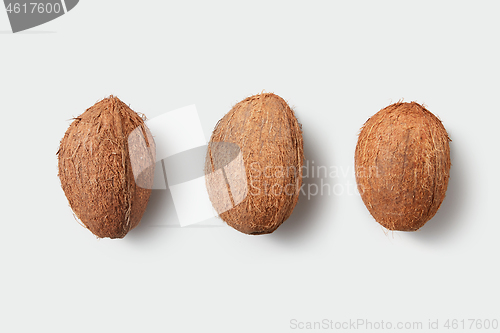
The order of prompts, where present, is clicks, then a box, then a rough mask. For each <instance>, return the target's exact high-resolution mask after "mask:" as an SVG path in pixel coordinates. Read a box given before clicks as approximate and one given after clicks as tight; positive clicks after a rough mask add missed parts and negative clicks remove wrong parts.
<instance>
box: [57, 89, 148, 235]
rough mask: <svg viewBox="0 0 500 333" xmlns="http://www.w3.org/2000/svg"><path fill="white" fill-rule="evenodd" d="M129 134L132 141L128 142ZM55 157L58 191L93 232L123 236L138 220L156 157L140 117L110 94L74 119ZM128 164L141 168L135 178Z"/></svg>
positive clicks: (142, 210) (144, 203)
mask: <svg viewBox="0 0 500 333" xmlns="http://www.w3.org/2000/svg"><path fill="white" fill-rule="evenodd" d="M135 129H138V130H136V131H134V130H135ZM131 133H133V134H135V138H136V139H135V140H130V138H129V135H130V134H131ZM137 136H140V137H141V138H142V139H141V140H138V139H137ZM129 143H130V144H129ZM57 155H58V159H59V178H60V180H61V186H62V189H63V190H64V193H65V195H66V197H67V199H68V201H69V204H70V206H71V208H72V209H73V212H74V213H75V215H76V216H77V217H78V219H79V220H80V221H81V222H82V223H83V225H84V226H85V227H86V228H88V229H89V230H90V231H91V232H92V233H93V234H94V235H96V236H97V237H100V238H104V237H109V238H122V237H124V236H125V235H126V234H127V233H128V232H129V231H130V230H132V229H133V228H135V227H136V226H137V225H138V224H139V221H140V220H141V217H142V215H143V213H144V211H145V209H146V205H147V203H148V200H149V196H150V194H151V187H152V186H151V185H152V182H153V176H154V161H155V144H154V141H153V137H152V136H151V133H150V132H149V129H148V128H147V127H146V125H145V124H144V119H143V116H142V117H141V116H139V115H138V114H137V113H135V112H134V111H132V110H131V109H130V108H129V107H128V106H127V105H126V104H125V103H123V102H122V101H120V100H119V99H118V98H116V97H114V96H110V97H109V98H106V99H104V100H102V101H100V102H98V103H96V104H95V105H94V106H92V107H91V108H89V109H87V110H86V111H85V112H84V113H83V114H82V115H80V116H79V117H77V118H74V121H73V122H72V123H71V125H70V126H69V128H68V130H67V131H66V134H65V135H64V138H63V139H62V140H61V144H60V147H59V151H58V152H57ZM131 155H132V156H131ZM131 159H133V160H134V161H131ZM132 162H133V163H132ZM132 164H135V166H139V169H138V170H141V173H140V174H136V176H135V177H134V172H133V170H132ZM138 183H140V184H141V186H142V187H140V186H138Z"/></svg>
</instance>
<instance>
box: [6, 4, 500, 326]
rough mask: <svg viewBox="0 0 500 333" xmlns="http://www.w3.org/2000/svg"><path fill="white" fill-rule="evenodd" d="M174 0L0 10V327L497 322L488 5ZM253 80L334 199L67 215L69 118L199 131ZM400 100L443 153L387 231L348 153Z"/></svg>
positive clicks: (494, 100) (499, 27) (494, 27)
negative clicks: (23, 28)
mask: <svg viewBox="0 0 500 333" xmlns="http://www.w3.org/2000/svg"><path fill="white" fill-rule="evenodd" d="M173 3H174V2H173V1H161V2H160V1H151V0H149V1H118V0H115V1H97V0H83V1H80V3H79V4H78V5H77V6H76V7H75V8H74V9H73V10H72V11H70V12H69V13H68V14H66V15H64V16H62V17H61V18H59V19H56V20H54V21H52V22H49V23H47V24H45V25H42V26H39V27H36V28H33V29H31V30H29V31H27V32H24V33H19V34H11V33H10V32H9V30H10V26H9V22H8V19H7V15H6V13H5V11H4V10H3V8H2V9H0V30H1V33H0V48H1V49H0V50H1V52H0V64H1V67H0V68H1V69H0V110H1V112H2V113H1V122H2V127H3V129H2V131H1V132H0V133H1V134H0V135H1V137H0V139H1V141H0V142H1V148H2V158H1V164H0V165H1V174H2V182H1V201H0V202H1V211H2V214H1V224H0V238H1V239H0V265H1V266H0V267H1V268H0V331H2V332H273V333H274V332H288V331H299V330H298V329H295V330H294V329H293V327H292V325H291V320H293V319H295V320H297V321H301V322H308V321H321V320H323V319H328V320H333V321H335V322H336V321H339V322H342V321H349V320H356V319H358V318H360V319H367V320H370V321H372V322H380V321H382V320H384V322H387V321H391V322H393V323H397V322H406V321H411V322H413V321H422V322H423V327H424V330H422V331H425V328H426V327H427V325H428V321H429V319H431V320H436V319H438V320H439V325H441V328H442V325H443V324H444V322H445V320H446V319H448V318H449V319H458V320H462V319H465V320H466V325H468V322H467V319H469V318H471V319H494V318H496V319H499V320H500V315H499V303H498V299H499V296H500V291H499V278H500V273H499V269H498V255H499V250H500V245H499V244H500V242H499V241H498V234H499V231H500V224H499V219H498V214H497V213H496V212H495V211H496V207H495V206H498V204H497V202H498V199H499V195H498V192H496V190H497V187H498V178H497V173H498V170H497V168H498V158H497V153H498V146H497V143H498V129H497V127H498V122H499V120H500V119H499V111H500V109H499V106H498V105H499V104H498V94H499V92H500V79H499V77H500V66H499V63H498V61H499V59H500V48H499V33H500V21H499V20H498V13H499V10H500V5H499V2H495V1H491V2H487V1H475V2H473V1H470V2H468V3H464V2H458V1H453V2H437V1H418V2H417V1H415V2H406V1H405V2H402V1H394V2H387V1H365V2H358V1H351V2H347V1H345V2H334V1H308V2H306V1H301V2H299V1H282V2H277V1H252V2H246V3H243V2H237V1H198V2H191V1H182V2H181V1H178V2H177V3H179V4H178V5H174V4H173ZM262 90H266V91H269V92H275V93H276V94H279V95H280V96H282V97H283V98H285V99H286V100H288V101H289V103H290V105H291V106H293V107H294V108H295V111H296V115H297V117H298V118H299V121H300V122H301V123H302V125H303V130H304V141H305V154H306V158H307V159H308V160H309V161H314V163H315V164H316V165H325V166H328V167H337V168H340V169H342V170H344V172H347V175H345V176H344V175H340V176H337V177H329V178H327V179H323V181H324V182H327V183H329V184H330V185H332V186H333V185H336V184H338V186H337V187H336V189H337V191H340V189H342V188H343V189H345V191H343V192H338V193H329V194H324V195H322V196H320V195H317V196H314V197H311V199H310V200H307V198H304V197H302V198H301V199H300V201H299V203H298V205H297V207H296V208H295V211H294V213H293V214H292V216H291V217H290V219H289V220H287V221H286V222H285V223H284V224H283V225H282V226H281V227H280V228H279V229H278V230H277V231H276V232H275V233H273V234H271V235H264V236H247V235H244V234H241V233H239V232H237V231H235V230H233V229H231V228H229V227H226V226H225V227H204V228H202V227H197V228H196V227H190V228H179V227H167V226H165V225H162V224H169V223H171V222H172V221H175V219H176V218H177V217H176V213H175V210H174V208H173V205H172V203H171V201H169V199H170V198H169V195H168V192H166V191H164V192H163V193H159V192H158V191H155V193H154V195H153V196H152V198H151V202H150V205H149V206H148V210H147V212H146V214H145V216H144V218H143V221H142V222H141V224H140V225H139V226H138V227H137V228H136V229H134V230H133V231H131V232H130V233H129V234H128V235H127V236H126V237H125V238H124V239H122V240H109V239H102V240H97V239H96V238H95V237H94V236H93V235H92V234H91V233H90V232H89V231H87V230H85V229H84V228H82V227H81V226H79V225H78V223H77V222H76V221H75V219H74V218H73V215H72V212H71V210H70V208H69V206H68V203H67V200H66V198H65V196H64V193H63V191H62V190H61V187H60V183H59V179H58V177H57V158H56V151H57V149H58V145H59V141H60V139H61V138H62V137H63V135H64V132H65V131H66V129H67V127H68V126H69V124H70V121H69V120H70V119H71V117H74V116H77V115H79V114H80V113H82V112H83V111H84V110H85V109H86V108H88V107H90V106H91V105H93V104H94V103H95V102H97V101H98V100H100V99H102V98H104V97H106V96H108V95H109V94H115V95H117V96H118V97H119V98H121V99H122V100H123V101H125V102H126V103H128V104H130V106H131V107H132V109H134V110H135V111H139V112H142V113H145V114H146V115H147V116H148V117H150V118H151V117H154V116H157V115H160V114H162V113H164V112H166V111H169V110H174V109H176V108H179V107H183V106H186V105H190V104H196V106H197V108H198V111H199V113H200V118H201V122H202V125H203V129H204V134H205V137H206V138H207V139H208V138H209V137H210V134H211V131H212V129H213V126H214V125H215V124H216V122H217V121H218V120H219V119H220V118H221V117H222V116H223V115H224V114H225V113H226V112H227V111H228V110H229V109H230V108H231V106H232V105H234V104H235V103H236V102H238V101H240V100H241V99H243V98H245V97H247V96H249V95H253V94H256V93H259V92H261V91H262ZM401 98H404V99H405V100H406V101H412V100H416V101H418V102H420V103H425V104H426V105H427V107H428V108H429V110H430V111H431V112H433V113H434V114H436V115H437V116H439V117H440V119H441V120H442V121H443V124H444V125H445V127H446V128H447V130H448V132H449V134H450V136H451V138H452V140H453V142H452V143H451V149H452V163H453V165H452V169H451V179H450V183H449V187H448V192H447V197H446V199H445V201H444V202H443V204H442V206H441V209H440V210H439V212H438V213H437V215H436V216H435V217H434V218H433V219H432V220H431V221H429V222H428V224H426V225H425V226H424V227H423V228H422V229H421V230H420V231H418V232H414V233H401V232H394V233H392V232H390V233H387V232H386V231H384V230H383V229H382V228H381V227H380V226H379V225H378V224H377V223H376V222H375V221H374V220H373V219H372V217H371V216H370V214H369V213H368V211H367V209H366V208H365V207H364V205H363V203H362V201H361V199H360V197H359V195H358V194H357V192H356V191H355V190H354V177H353V175H352V168H353V156H354V148H355V145H356V140H357V134H358V131H359V128H360V127H361V126H362V124H363V123H364V122H365V121H366V120H367V119H368V118H369V117H370V116H371V115H372V114H374V113H375V112H377V111H378V110H380V109H381V108H383V107H385V106H387V105H389V104H390V103H391V102H395V101H397V100H399V99H401ZM321 180H322V179H319V178H316V179H314V178H310V179H306V180H305V182H306V185H307V184H317V183H320V182H321ZM349 188H351V191H350V192H349V191H348V189H349ZM165 193H166V194H165ZM193 207H194V208H195V207H196V203H195V202H193ZM495 216H497V217H495ZM174 224H175V223H174ZM394 325H395V324H394ZM379 331H382V330H379ZM393 331H395V330H393ZM457 331H459V330H457ZM472 331H483V330H472ZM490 331H491V330H490ZM497 331H498V330H497Z"/></svg>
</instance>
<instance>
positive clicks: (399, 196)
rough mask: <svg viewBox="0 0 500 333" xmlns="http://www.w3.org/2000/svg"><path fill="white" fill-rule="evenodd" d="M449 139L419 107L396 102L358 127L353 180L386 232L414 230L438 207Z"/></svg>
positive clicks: (447, 167)
mask: <svg viewBox="0 0 500 333" xmlns="http://www.w3.org/2000/svg"><path fill="white" fill-rule="evenodd" d="M450 141H451V140H450V138H449V137H448V134H447V132H446V129H445V128H444V126H443V124H442V123H441V121H440V120H439V119H438V118H437V117H436V116H434V115H433V114H432V113H431V112H430V111H428V110H427V109H426V108H425V107H424V106H422V105H420V104H418V103H416V102H411V103H403V102H398V103H394V104H392V105H389V106H388V107H386V108H384V109H382V110H380V111H379V112H377V113H376V114H375V115H374V116H372V117H371V118H370V119H368V120H367V121H366V123H365V124H364V125H363V127H362V128H361V132H360V134H359V138H358V143H357V146H356V152H355V158H354V160H355V169H356V182H357V185H358V190H359V193H360V194H361V198H362V199H363V202H364V204H365V206H366V207H367V208H368V210H369V211H370V213H371V215H372V216H373V217H374V218H375V220H376V221H377V222H379V223H380V224H381V225H382V226H384V227H385V228H387V229H389V230H400V231H415V230H418V229H419V228H421V227H422V226H423V225H424V224H425V223H426V222H427V221H429V220H430V219H431V218H432V217H433V216H434V215H435V214H436V212H437V211H438V209H439V207H440V205H441V203H442V202H443V199H444V197H445V194H446V188H447V186H448V179H449V175H450V166H451V163H450V146H449V142H450Z"/></svg>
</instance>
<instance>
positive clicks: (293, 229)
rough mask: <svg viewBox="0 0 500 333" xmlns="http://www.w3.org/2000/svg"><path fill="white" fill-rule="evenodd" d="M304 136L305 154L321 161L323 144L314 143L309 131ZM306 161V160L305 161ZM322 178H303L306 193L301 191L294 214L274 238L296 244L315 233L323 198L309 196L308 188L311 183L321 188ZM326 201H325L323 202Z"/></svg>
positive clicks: (309, 158) (277, 231) (310, 158)
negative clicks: (320, 150) (318, 148)
mask: <svg viewBox="0 0 500 333" xmlns="http://www.w3.org/2000/svg"><path fill="white" fill-rule="evenodd" d="M303 137H304V156H305V159H306V160H309V161H315V162H318V161H321V159H320V156H322V154H320V152H319V151H318V150H317V147H321V144H318V143H315V142H314V143H313V142H312V138H310V137H309V135H308V134H307V133H303ZM304 163H305V162H304ZM320 182H321V178H312V177H307V178H302V183H303V189H304V191H305V192H306V194H304V193H301V194H300V197H299V201H298V203H297V206H295V208H294V210H293V212H292V215H290V217H289V218H288V219H287V220H286V221H284V222H283V224H282V225H281V226H280V227H279V228H278V229H277V230H276V231H274V232H273V233H272V234H270V237H272V238H273V239H274V240H276V241H279V242H283V243H290V244H294V245H296V244H297V243H298V242H299V241H301V242H305V241H306V240H307V239H308V238H309V237H308V236H310V235H312V234H313V231H314V229H315V227H316V224H317V223H319V222H318V220H319V219H318V218H317V217H318V215H319V213H320V211H321V209H320V208H319V207H320V205H321V202H322V200H320V199H321V196H320V195H315V196H311V197H310V198H309V199H308V198H307V189H308V186H309V185H310V184H315V185H316V186H318V188H321V184H320ZM323 203H324V202H323Z"/></svg>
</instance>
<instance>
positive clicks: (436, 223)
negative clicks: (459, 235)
mask: <svg viewBox="0 0 500 333" xmlns="http://www.w3.org/2000/svg"><path fill="white" fill-rule="evenodd" d="M450 137H451V135H450ZM455 145H456V144H454V143H453V141H452V142H451V143H450V148H451V149H450V158H451V168H450V178H449V181H448V189H447V190H446V196H445V198H444V200H443V203H442V204H441V207H440V208H439V210H438V211H437V213H436V215H435V216H434V217H433V218H432V219H430V220H429V221H427V223H426V224H425V225H424V226H423V227H422V228H420V229H419V230H417V231H415V232H409V233H408V234H409V235H410V237H413V238H416V239H419V240H422V241H425V242H429V243H431V242H432V243H434V242H439V243H442V242H443V240H445V239H450V238H452V237H453V236H454V234H455V231H456V230H457V229H458V227H459V225H458V221H460V218H459V217H460V215H461V214H462V212H463V211H464V208H465V207H466V203H467V202H468V200H467V193H468V191H467V188H468V185H467V180H468V176H467V170H466V160H465V158H464V157H463V156H462V155H461V152H460V151H459V147H456V146H455ZM462 223H463V222H462Z"/></svg>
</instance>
